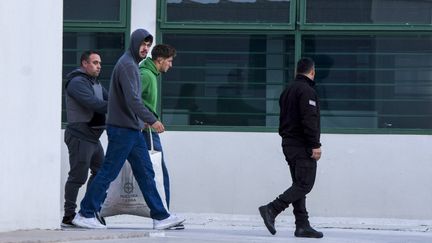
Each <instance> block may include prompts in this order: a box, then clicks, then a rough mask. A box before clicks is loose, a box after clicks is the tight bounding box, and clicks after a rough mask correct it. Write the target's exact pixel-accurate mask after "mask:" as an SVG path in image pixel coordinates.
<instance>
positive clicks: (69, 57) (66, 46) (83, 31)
mask: <svg viewBox="0 0 432 243" xmlns="http://www.w3.org/2000/svg"><path fill="white" fill-rule="evenodd" d="M102 2H103V6H104V7H103V8H102V7H100V6H102ZM127 6H130V2H129V1H125V0H121V1H119V0H115V1H111V0H110V1H106V0H103V1H99V0H91V1H81V0H73V1H71V0H64V18H65V19H64V28H63V85H64V84H65V82H66V81H67V79H66V75H67V74H68V73H69V72H71V71H72V70H74V69H76V68H78V67H79V66H80V57H81V54H82V52H84V51H86V50H96V51H98V52H99V53H100V55H101V60H102V70H101V73H100V75H99V77H98V79H99V81H100V82H101V83H102V85H103V86H104V87H105V88H107V89H108V87H109V82H110V77H111V73H112V69H113V68H114V65H115V63H116V62H117V60H118V58H119V57H120V56H121V55H122V54H123V52H124V49H125V46H126V43H127V39H128V38H129V27H127V26H122V25H123V22H124V23H126V22H127V21H124V20H121V18H123V17H120V16H127V11H126V9H127V8H126V7H127ZM92 13H94V14H92ZM100 21H103V23H104V24H102V25H101V22H100ZM109 23H111V24H109ZM119 23H121V24H119ZM62 94H63V106H62V122H66V110H65V102H64V92H63V93H62Z"/></svg>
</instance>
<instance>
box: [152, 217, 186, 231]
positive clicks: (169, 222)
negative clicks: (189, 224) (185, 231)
mask: <svg viewBox="0 0 432 243" xmlns="http://www.w3.org/2000/svg"><path fill="white" fill-rule="evenodd" d="M184 221H185V219H183V218H179V217H177V216H174V215H170V216H169V217H168V218H166V219H162V220H157V219H153V229H157V230H163V229H169V228H171V227H172V226H175V225H178V224H181V223H183V222H184Z"/></svg>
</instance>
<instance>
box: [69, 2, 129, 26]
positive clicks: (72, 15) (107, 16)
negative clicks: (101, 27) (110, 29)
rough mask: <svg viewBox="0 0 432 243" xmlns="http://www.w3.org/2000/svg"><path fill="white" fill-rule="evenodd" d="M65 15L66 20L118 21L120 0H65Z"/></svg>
mask: <svg viewBox="0 0 432 243" xmlns="http://www.w3.org/2000/svg"><path fill="white" fill-rule="evenodd" d="M101 6H103V7H101ZM63 15H64V16H63V19H64V21H80V22H82V21H115V22H118V21H120V0H91V1H89V0H63Z"/></svg>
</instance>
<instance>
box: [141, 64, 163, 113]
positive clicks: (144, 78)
mask: <svg viewBox="0 0 432 243" xmlns="http://www.w3.org/2000/svg"><path fill="white" fill-rule="evenodd" d="M139 69H140V76H141V86H142V92H141V99H142V101H143V103H144V105H145V106H146V107H147V108H148V109H149V110H150V111H151V112H153V114H155V115H156V116H158V115H157V112H156V107H157V100H158V87H157V76H159V74H160V72H159V71H158V70H157V69H156V66H155V63H154V62H153V60H152V59H151V58H150V57H147V58H146V59H145V60H144V61H142V62H141V63H140V65H139Z"/></svg>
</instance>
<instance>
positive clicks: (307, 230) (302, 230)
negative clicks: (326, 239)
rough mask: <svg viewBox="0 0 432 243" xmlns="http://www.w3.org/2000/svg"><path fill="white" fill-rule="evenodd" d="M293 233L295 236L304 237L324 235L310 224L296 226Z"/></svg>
mask: <svg viewBox="0 0 432 243" xmlns="http://www.w3.org/2000/svg"><path fill="white" fill-rule="evenodd" d="M294 235H295V236H296V237H305V238H323V236H324V234H323V233H322V232H319V231H316V230H315V229H314V228H312V227H311V226H310V225H306V226H297V227H296V230H295V232H294Z"/></svg>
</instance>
